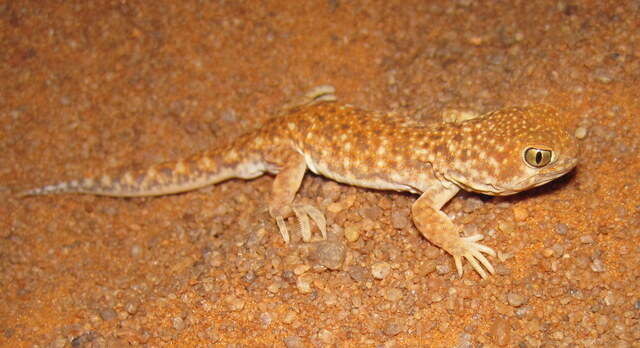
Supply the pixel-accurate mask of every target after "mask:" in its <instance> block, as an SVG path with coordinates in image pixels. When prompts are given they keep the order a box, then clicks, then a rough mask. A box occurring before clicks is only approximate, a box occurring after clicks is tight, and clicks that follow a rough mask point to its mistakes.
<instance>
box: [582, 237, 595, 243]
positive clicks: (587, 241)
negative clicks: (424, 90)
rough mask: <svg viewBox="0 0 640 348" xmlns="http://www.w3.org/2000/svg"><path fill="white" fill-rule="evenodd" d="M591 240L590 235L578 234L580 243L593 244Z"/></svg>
mask: <svg viewBox="0 0 640 348" xmlns="http://www.w3.org/2000/svg"><path fill="white" fill-rule="evenodd" d="M593 242H594V240H593V237H591V236H590V235H586V236H580V243H582V244H593Z"/></svg>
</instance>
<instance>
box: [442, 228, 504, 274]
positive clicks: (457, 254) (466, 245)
mask: <svg viewBox="0 0 640 348" xmlns="http://www.w3.org/2000/svg"><path fill="white" fill-rule="evenodd" d="M483 238H484V236H483V235H481V234H476V235H473V236H469V237H461V238H460V240H459V244H458V245H457V246H455V247H454V248H453V249H454V250H453V251H450V253H451V255H453V260H454V261H455V263H456V269H457V270H458V275H459V276H460V277H462V258H465V259H466V260H467V261H469V263H470V264H471V266H472V267H473V269H475V270H476V272H478V274H480V276H481V277H482V278H483V279H486V278H487V273H486V272H485V271H484V269H483V268H482V266H484V268H486V269H487V271H489V273H491V274H493V273H495V270H494V269H493V266H492V265H491V262H489V260H487V258H486V257H485V256H484V255H482V253H485V254H489V255H491V256H496V252H495V251H493V249H491V248H489V247H488V246H485V245H482V244H480V243H476V242H477V241H479V240H482V239H483ZM478 261H480V262H478ZM480 264H482V266H480Z"/></svg>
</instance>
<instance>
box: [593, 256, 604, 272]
mask: <svg viewBox="0 0 640 348" xmlns="http://www.w3.org/2000/svg"><path fill="white" fill-rule="evenodd" d="M591 270H592V271H594V272H596V273H602V272H604V263H603V262H602V260H600V259H598V258H596V259H594V260H593V261H591Z"/></svg>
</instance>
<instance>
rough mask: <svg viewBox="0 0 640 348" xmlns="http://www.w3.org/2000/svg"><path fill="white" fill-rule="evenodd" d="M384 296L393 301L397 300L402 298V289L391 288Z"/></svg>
mask: <svg viewBox="0 0 640 348" xmlns="http://www.w3.org/2000/svg"><path fill="white" fill-rule="evenodd" d="M384 298H385V299H386V300H388V301H391V302H396V301H398V300H399V299H401V298H402V290H400V289H398V288H390V289H387V291H385V292H384Z"/></svg>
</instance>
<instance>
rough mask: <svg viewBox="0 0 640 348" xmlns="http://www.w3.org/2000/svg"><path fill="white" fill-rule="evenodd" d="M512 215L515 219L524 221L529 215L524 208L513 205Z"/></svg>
mask: <svg viewBox="0 0 640 348" xmlns="http://www.w3.org/2000/svg"><path fill="white" fill-rule="evenodd" d="M513 217H514V218H515V219H516V221H524V220H526V219H527V218H528V217H529V211H527V209H525V208H522V207H519V206H514V207H513Z"/></svg>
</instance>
